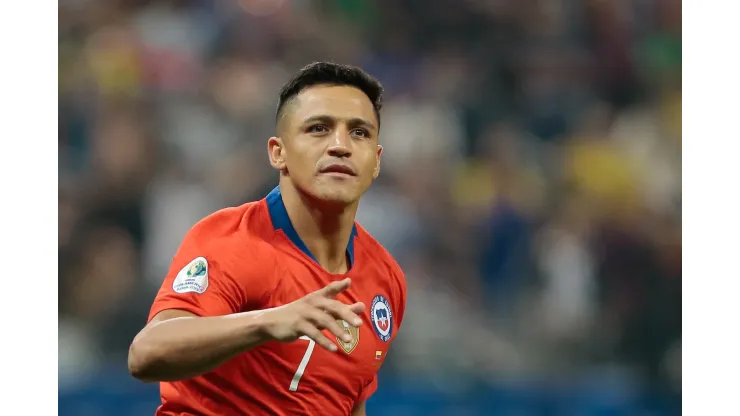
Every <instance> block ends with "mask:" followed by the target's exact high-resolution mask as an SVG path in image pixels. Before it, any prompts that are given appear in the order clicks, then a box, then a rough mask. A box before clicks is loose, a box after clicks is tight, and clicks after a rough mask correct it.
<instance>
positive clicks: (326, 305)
mask: <svg viewBox="0 0 740 416" xmlns="http://www.w3.org/2000/svg"><path fill="white" fill-rule="evenodd" d="M315 306H317V307H318V308H320V309H323V310H325V311H326V312H327V313H328V314H330V315H331V316H333V317H334V318H336V319H343V320H344V321H346V322H347V323H348V324H350V325H352V326H356V327H357V326H360V325H362V319H360V317H359V316H357V314H358V313H362V311H363V310H364V309H365V305H364V304H362V302H358V303H355V304H353V305H352V306H348V305H346V304H344V303H342V302H340V301H338V300H333V299H323V300H320V301H318V302H316V305H315Z"/></svg>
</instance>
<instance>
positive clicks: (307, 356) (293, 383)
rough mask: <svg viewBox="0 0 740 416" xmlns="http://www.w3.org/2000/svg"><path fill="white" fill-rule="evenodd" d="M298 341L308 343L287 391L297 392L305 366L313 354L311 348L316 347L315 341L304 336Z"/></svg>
mask: <svg viewBox="0 0 740 416" xmlns="http://www.w3.org/2000/svg"><path fill="white" fill-rule="evenodd" d="M298 339H303V340H306V341H308V348H306V353H305V354H303V359H302V360H301V363H300V364H299V365H298V370H296V372H295V374H294V375H293V380H291V382H290V388H288V390H290V391H297V390H298V382H299V381H301V377H303V372H304V371H306V366H307V365H308V361H309V360H310V359H311V354H313V348H314V347H315V346H316V341H314V340H312V339H311V338H309V337H307V336H305V335H304V336H302V337H300V338H298Z"/></svg>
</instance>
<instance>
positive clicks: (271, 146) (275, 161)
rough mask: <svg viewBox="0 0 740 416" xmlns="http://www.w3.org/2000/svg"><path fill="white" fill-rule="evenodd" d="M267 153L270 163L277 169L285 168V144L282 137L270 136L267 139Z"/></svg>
mask: <svg viewBox="0 0 740 416" xmlns="http://www.w3.org/2000/svg"><path fill="white" fill-rule="evenodd" d="M267 155H268V156H269V158H270V164H271V165H272V167H273V168H275V169H277V170H281V171H282V170H285V169H286V167H287V164H286V163H285V146H284V144H283V139H281V138H280V137H270V139H269V140H268V141H267Z"/></svg>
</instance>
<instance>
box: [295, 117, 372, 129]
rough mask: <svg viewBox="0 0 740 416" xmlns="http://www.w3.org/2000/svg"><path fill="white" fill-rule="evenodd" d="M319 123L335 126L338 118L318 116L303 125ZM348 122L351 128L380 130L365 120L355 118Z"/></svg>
mask: <svg viewBox="0 0 740 416" xmlns="http://www.w3.org/2000/svg"><path fill="white" fill-rule="evenodd" d="M317 121H319V122H322V123H326V124H333V123H335V122H336V121H337V118H336V117H332V116H329V115H316V116H311V117H308V118H306V119H304V120H303V124H310V123H315V122H317ZM346 121H347V124H348V125H349V126H351V127H366V128H369V129H372V130H376V131H377V130H378V127H377V126H376V125H375V123H373V122H371V121H368V120H365V119H364V118H359V117H353V118H350V119H346Z"/></svg>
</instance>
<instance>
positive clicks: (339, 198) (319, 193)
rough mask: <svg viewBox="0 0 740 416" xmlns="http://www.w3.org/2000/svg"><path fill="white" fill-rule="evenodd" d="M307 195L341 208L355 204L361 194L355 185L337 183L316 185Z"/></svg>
mask: <svg viewBox="0 0 740 416" xmlns="http://www.w3.org/2000/svg"><path fill="white" fill-rule="evenodd" d="M308 193H309V194H310V195H311V196H312V197H313V198H315V199H316V200H318V201H321V202H323V203H326V204H330V205H342V206H346V205H351V204H353V203H355V202H357V201H358V200H359V199H360V197H361V196H362V194H363V192H362V191H361V190H359V189H357V185H356V184H338V183H333V184H332V183H317V184H315V186H313V187H312V189H310V190H309V191H308Z"/></svg>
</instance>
